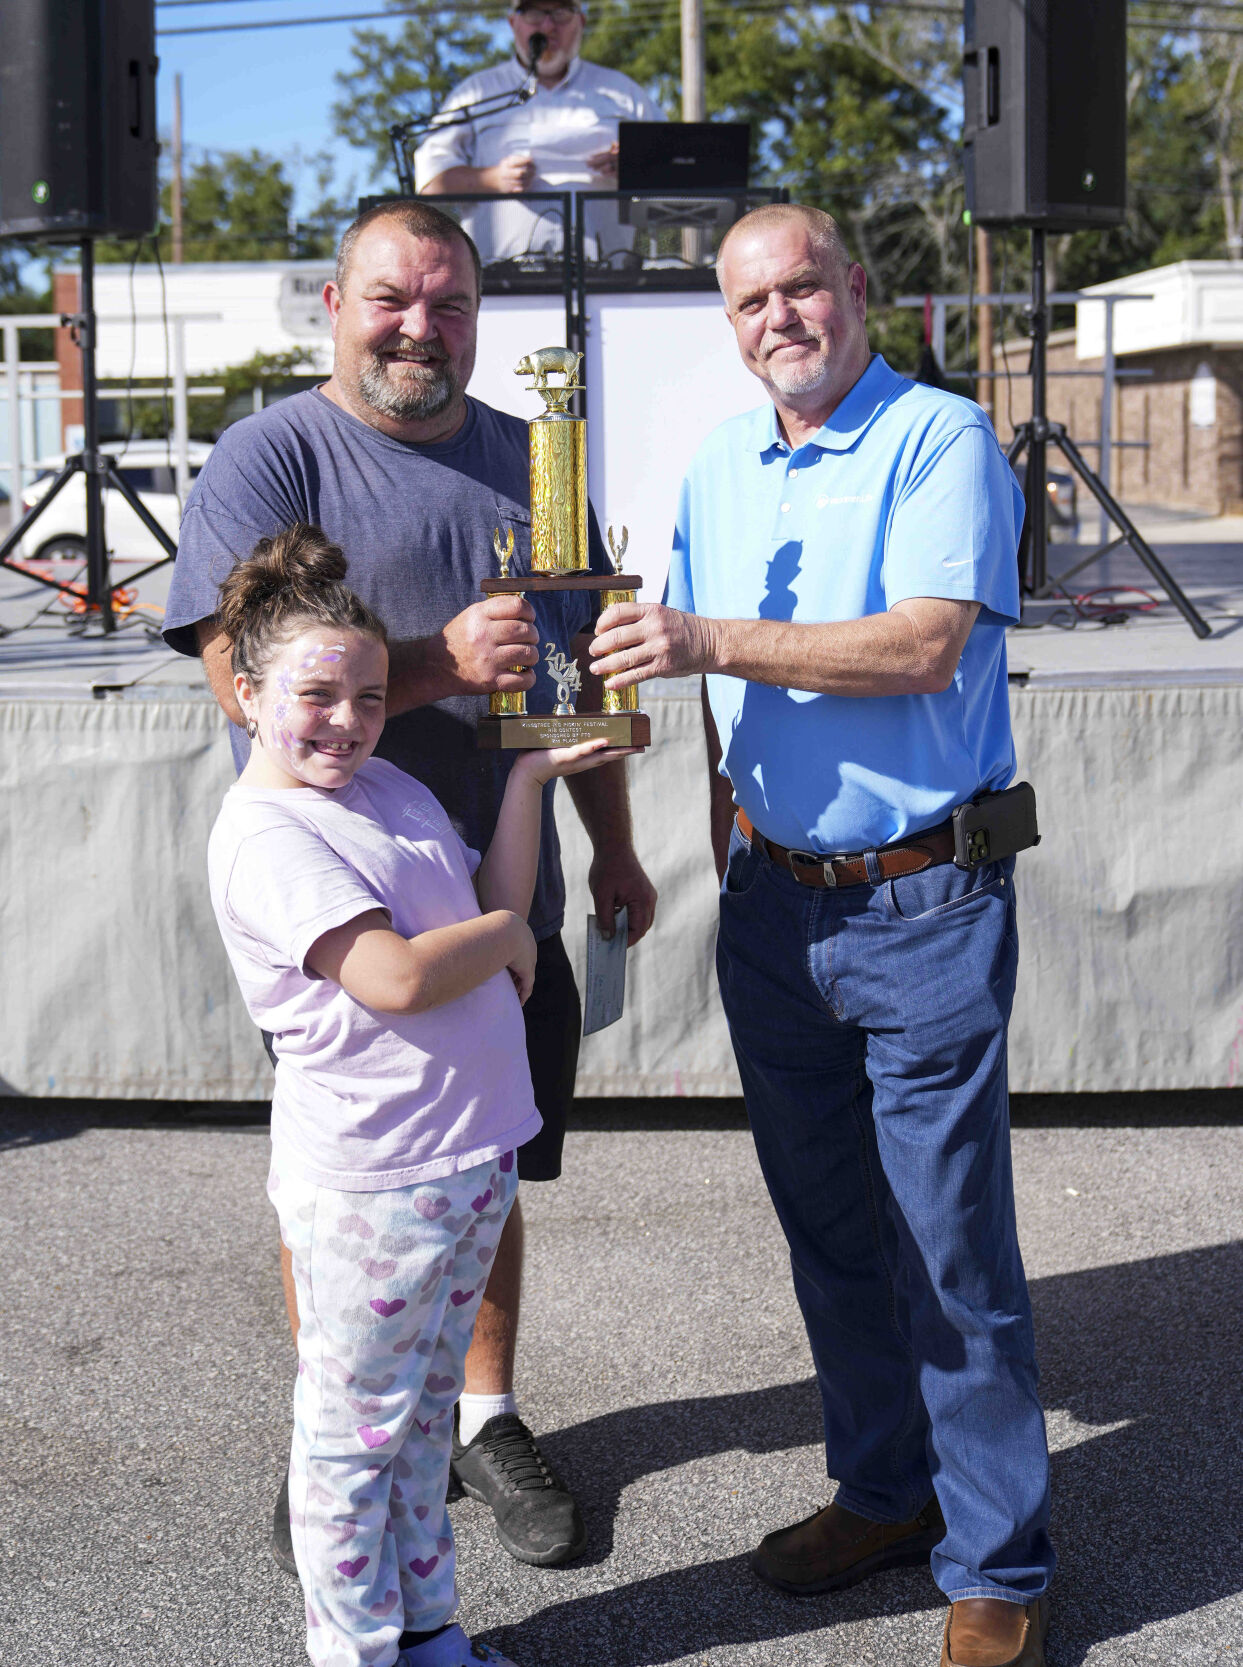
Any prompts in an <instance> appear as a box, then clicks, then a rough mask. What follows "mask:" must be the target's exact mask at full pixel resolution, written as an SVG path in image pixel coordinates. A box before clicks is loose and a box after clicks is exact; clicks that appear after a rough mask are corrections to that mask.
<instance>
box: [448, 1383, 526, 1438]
mask: <svg viewBox="0 0 1243 1667" xmlns="http://www.w3.org/2000/svg"><path fill="white" fill-rule="evenodd" d="M517 1410H518V1403H517V1401H516V1400H515V1399H514V1395H513V1391H512V1390H511V1391H510V1392H509V1394H508V1395H462V1396H461V1397H460V1398H459V1400H458V1437H457V1438H458V1440H459V1441H460V1442H461V1443H462V1445H463V1447H468V1446H469V1445H470V1443H471V1442H472V1441H473V1440H474V1439H475V1437H476V1436H477V1435H478V1434H479V1432H480V1430H481V1429H482V1428H483V1427H484V1425H485V1424H486V1423H487V1422H488V1419H489V1418H499V1417H500V1415H501V1413H503V1412H517Z"/></svg>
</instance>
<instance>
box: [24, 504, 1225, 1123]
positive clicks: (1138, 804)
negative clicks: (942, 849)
mask: <svg viewBox="0 0 1243 1667" xmlns="http://www.w3.org/2000/svg"><path fill="white" fill-rule="evenodd" d="M1094 519H1095V518H1093V520H1094ZM1140 525H1141V530H1142V531H1143V532H1144V533H1145V536H1147V537H1148V538H1150V540H1151V541H1152V542H1153V544H1154V546H1155V548H1156V549H1157V551H1158V553H1159V554H1160V555H1161V557H1162V560H1163V561H1164V562H1165V563H1166V565H1167V566H1168V567H1169V568H1170V569H1171V570H1172V572H1173V573H1174V575H1175V577H1176V578H1177V579H1178V580H1179V582H1180V583H1181V584H1182V585H1183V587H1184V589H1185V590H1186V591H1187V592H1188V594H1189V595H1190V597H1191V599H1192V600H1193V601H1194V602H1195V604H1196V606H1197V607H1198V608H1199V609H1200V610H1201V612H1203V613H1204V614H1205V616H1206V618H1207V619H1208V620H1209V623H1210V624H1211V625H1212V628H1213V635H1212V637H1211V638H1210V639H1209V640H1207V641H1205V642H1200V641H1198V640H1197V639H1196V638H1195V637H1194V636H1193V635H1192V633H1191V631H1190V630H1189V629H1188V628H1187V626H1186V625H1185V624H1184V623H1183V621H1182V619H1181V618H1180V617H1179V615H1178V614H1177V613H1176V612H1175V610H1174V609H1173V608H1172V607H1170V606H1169V605H1168V604H1164V603H1163V604H1162V606H1161V607H1160V608H1159V609H1157V610H1156V611H1155V612H1154V613H1152V614H1147V615H1138V616H1132V617H1131V618H1130V619H1129V621H1128V623H1127V624H1125V625H1114V626H1102V625H1099V624H1093V623H1087V622H1080V623H1079V624H1078V625H1077V626H1076V627H1075V629H1073V630H1063V629H1059V628H1058V626H1057V625H1056V624H1045V625H1043V626H1041V627H1040V628H1039V629H1032V630H1021V629H1020V630H1016V631H1013V632H1012V633H1011V635H1010V670H1011V701H1012V712H1013V717H1014V727H1015V735H1016V744H1017V748H1018V755H1019V769H1020V774H1021V775H1023V776H1025V777H1026V778H1027V779H1029V780H1031V781H1032V782H1033V783H1034V784H1035V787H1036V790H1037V794H1038V798H1039V805H1040V823H1041V828H1042V831H1043V835H1044V838H1043V842H1042V844H1041V845H1040V847H1039V849H1038V850H1036V851H1034V852H1031V853H1030V854H1028V855H1027V856H1025V857H1023V858H1021V859H1020V866H1019V880H1018V895H1019V910H1020V931H1021V935H1022V944H1023V953H1022V963H1021V968H1020V977H1019V993H1018V999H1017V1003H1016V1008H1015V1017H1014V1023H1013V1026H1012V1030H1011V1059H1010V1079H1011V1085H1012V1087H1013V1088H1014V1089H1015V1090H1016V1091H1024V1092H1033V1091H1044V1092H1068V1091H1082V1090H1088V1091H1103V1090H1109V1089H1146V1088H1152V1089H1156V1088H1184V1087H1233V1086H1235V1084H1236V1082H1237V1081H1238V1079H1239V1074H1240V1064H1241V1058H1240V1056H1241V1054H1243V947H1241V946H1243V884H1241V881H1243V840H1241V839H1240V837H1239V833H1238V816H1239V808H1238V807H1239V805H1240V803H1243V519H1236V520H1191V519H1187V518H1185V517H1182V518H1180V517H1174V516H1164V517H1163V516H1161V515H1156V514H1152V513H1151V512H1149V513H1146V514H1145V515H1144V518H1143V519H1142V521H1141V523H1140ZM1074 554H1075V552H1074V550H1073V547H1071V546H1065V545H1056V546H1053V547H1051V549H1050V571H1051V572H1055V571H1057V570H1058V569H1059V568H1060V567H1062V566H1064V565H1065V564H1066V563H1067V562H1069V561H1070V560H1071V559H1073V557H1074ZM123 573H124V569H121V570H120V572H119V574H118V577H123ZM1145 577H1146V576H1145V575H1144V573H1143V570H1142V569H1140V568H1139V567H1138V564H1136V563H1135V562H1134V561H1133V558H1131V557H1130V556H1129V555H1128V556H1127V557H1126V558H1125V559H1123V558H1121V557H1119V556H1117V555H1113V556H1111V557H1109V558H1106V560H1104V561H1102V562H1101V563H1100V564H1098V565H1097V566H1096V567H1093V568H1091V569H1089V570H1088V571H1087V573H1085V574H1084V575H1082V576H1081V577H1080V579H1079V580H1077V581H1076V584H1077V585H1078V586H1081V587H1082V588H1083V589H1087V588H1089V587H1095V586H1101V585H1105V584H1118V583H1129V582H1142V581H1143V580H1144V578H1145ZM166 583H167V575H166V572H163V571H162V572H160V573H157V574H155V575H153V576H152V577H151V579H149V580H147V581H145V582H144V585H143V587H142V593H141V600H142V601H143V602H145V603H150V604H152V605H153V606H154V607H157V608H158V606H159V604H160V603H161V602H162V600H163V591H164V589H165V588H166ZM51 594H52V593H51V592H47V591H44V590H42V589H41V588H40V587H37V586H35V585H34V584H33V583H31V582H30V581H28V580H26V579H24V578H23V577H21V576H20V575H17V574H13V573H9V572H3V571H0V627H3V629H4V630H5V632H6V633H7V634H6V635H4V636H3V637H0V781H2V782H3V785H4V788H5V792H4V795H3V807H4V808H3V812H2V813H0V817H2V819H0V875H2V881H3V883H2V885H0V942H2V943H3V945H4V953H3V971H2V972H0V997H2V999H3V1004H4V1005H3V1010H4V1014H5V1024H4V1027H3V1035H2V1037H0V1093H3V1094H22V1095H52V1096H69V1097H82V1098H134V1099H167V1100H203V1101H234V1100H247V1099H262V1098H264V1097H265V1096H266V1094H267V1090H268V1084H269V1081H270V1072H269V1067H268V1064H267V1061H266V1058H265V1057H264V1054H263V1050H262V1047H261V1044H260V1042H259V1037H258V1033H257V1031H256V1030H255V1029H254V1027H253V1026H252V1025H251V1023H250V1021H249V1019H248V1018H247V1016H246V1014H245V1011H244V1010H243V1008H242V1005H241V1002H240V999H239V997H238V996H237V994H236V991H235V989H234V987H233V983H232V978H231V974H230V972H229V969H228V965H227V963H226V960H225V956H224V952H223V949H222V948H221V946H220V943H219V941H218V938H217V935H216V930H215V924H214V921H213V919H212V914H211V909H210V905H209V902H208V898H207V887H206V878H205V868H204V851H205V846H206V840H207V835H208V831H209V829H210V827H211V823H212V820H213V818H214V816H215V812H216V808H217V806H218V804H219V800H220V796H221V794H222V793H223V791H224V789H225V788H226V786H227V785H228V783H229V781H230V780H231V777H232V770H231V764H230V756H229V749H228V744H227V739H226V726H225V722H224V719H223V718H222V716H221V715H220V713H219V712H218V710H217V708H216V707H215V704H214V702H212V700H211V699H210V697H209V696H208V694H207V691H206V688H205V686H204V684H203V682H202V678H201V675H200V670H199V666H198V663H197V662H195V661H188V660H185V659H183V658H181V657H179V656H177V655H174V654H171V653H170V652H169V651H168V650H166V649H165V648H164V647H163V645H162V644H160V643H158V642H153V641H151V640H149V639H148V636H147V634H146V629H145V627H144V626H143V625H142V624H141V623H140V624H138V625H136V626H131V627H128V628H126V629H124V630H122V631H119V632H118V633H117V634H116V635H115V636H114V637H112V638H109V639H103V638H100V637H98V636H94V635H92V636H91V637H89V638H75V637H73V636H70V635H69V634H68V633H67V630H66V627H65V625H64V624H63V623H60V622H59V621H53V619H52V618H51V617H50V616H49V615H47V614H45V615H44V616H43V617H42V618H37V619H36V617H35V616H36V615H37V614H38V613H39V611H40V610H41V609H43V608H44V605H45V602H46V601H47V599H48V598H49V597H50V596H51ZM1051 611H1052V608H1051V606H1042V607H1040V608H1038V609H1036V610H1034V611H1033V613H1034V617H1035V618H1040V617H1042V616H1047V615H1049V614H1050V613H1051ZM152 617H153V618H154V617H155V616H152ZM32 620H33V621H34V623H31V621H32ZM643 704H644V707H645V709H646V710H647V711H648V712H650V714H651V717H652V727H653V746H652V749H651V751H650V752H649V753H648V754H647V755H645V756H644V757H643V758H641V759H638V760H636V761H635V762H634V763H633V764H632V765H631V781H632V797H633V803H634V816H635V827H636V841H637V844H638V847H639V851H640V854H641V856H642V857H643V859H644V861H645V863H646V864H647V866H648V868H649V872H650V873H651V875H652V878H653V879H654V881H655V883H656V885H657V886H658V888H659V890H660V893H661V902H660V907H659V911H658V916H657V925H656V927H655V929H654V931H653V933H652V935H651V936H650V937H649V938H648V939H647V940H646V941H645V942H644V943H643V944H642V945H641V946H639V948H638V949H637V950H636V951H635V952H634V953H633V955H632V957H631V963H630V967H629V970H628V985H627V1007H626V1013H625V1016H624V1017H623V1019H622V1020H621V1022H620V1023H619V1024H617V1025H615V1026H614V1027H612V1028H611V1029H609V1030H606V1031H603V1032H601V1033H600V1034H598V1035H596V1036H593V1037H590V1038H588V1039H587V1040H586V1042H585V1043H584V1046H583V1055H582V1065H581V1069H580V1074H579V1085H578V1088H579V1093H580V1095H583V1096H586V1097H602V1096H626V1097H630V1096H639V1095H643V1096H650V1095H678V1094H686V1095H732V1094H736V1093H737V1092H738V1081H737V1077H736V1075H735V1072H734V1067H733V1064H732V1060H731V1058H730V1052H729V1045H728V1039H727V1037H726V1033H725V1026H724V1021H723V1019H722V1016H721V1012H720V1007H719V1003H718V1000H717V996H716V987H715V974H714V971H713V964H712V947H713V939H714V935H715V892H716V882H715V878H714V876H713V873H712V864H711V855H710V851H709V847H708V839H707V803H708V793H707V780H706V772H705V765H704V753H703V737H702V730H701V722H700V711H699V698H698V689H697V686H696V685H695V684H693V683H682V682H678V683H664V684H652V685H648V686H646V687H645V689H644V693H643ZM558 826H559V828H560V830H561V835H562V840H563V844H564V850H565V861H566V869H567V878H568V883H569V894H570V904H569V913H568V921H569V924H568V926H567V931H566V940H567V944H568V946H569V947H570V950H571V953H572V955H573V956H574V958H575V960H576V962H577V963H578V965H579V971H580V976H581V962H582V952H583V942H582V940H583V937H584V917H585V916H586V915H587V914H588V913H589V912H590V909H591V903H590V899H589V896H588V893H587V887H586V879H585V875H586V866H587V850H586V842H585V838H584V836H583V835H582V831H581V829H580V828H579V827H578V824H577V821H576V819H575V817H574V813H573V811H572V809H571V808H570V806H569V802H568V798H567V797H566V796H565V795H564V794H561V795H559V797H558Z"/></svg>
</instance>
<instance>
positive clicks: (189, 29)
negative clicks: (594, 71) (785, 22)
mask: <svg viewBox="0 0 1243 1667" xmlns="http://www.w3.org/2000/svg"><path fill="white" fill-rule="evenodd" d="M158 3H159V4H160V5H161V7H172V6H187V5H233V4H243V3H253V0H158ZM861 3H862V4H864V5H866V6H867V8H868V9H869V10H871V11H896V12H907V13H911V14H924V15H934V16H945V17H961V16H962V6H961V5H955V4H952V3H951V0H861ZM1149 3H1150V4H1157V5H1159V6H1160V8H1161V9H1162V10H1164V11H1169V12H1180V13H1182V14H1184V18H1185V19H1187V21H1183V20H1179V19H1175V18H1172V17H1166V18H1161V17H1153V16H1148V15H1144V16H1140V15H1138V14H1137V13H1135V12H1132V13H1131V15H1130V16H1129V17H1128V19H1127V27H1128V28H1130V29H1137V30H1142V31H1144V32H1145V33H1149V32H1154V31H1155V32H1157V33H1161V34H1165V33H1168V32H1169V31H1171V30H1177V29H1183V30H1185V31H1186V32H1188V33H1194V34H1213V35H1238V34H1243V26H1240V25H1234V24H1224V23H1210V24H1208V25H1207V26H1203V25H1198V24H1196V23H1195V22H1193V21H1190V20H1191V19H1193V18H1195V17H1197V16H1198V15H1200V14H1203V13H1205V12H1212V13H1214V14H1218V15H1226V16H1231V15H1238V16H1239V17H1240V18H1243V5H1239V4H1231V3H1229V0H1207V3H1201V0H1149ZM506 9H507V8H506V5H505V0H499V3H498V0H482V3H471V0H461V3H460V4H451V3H450V4H445V3H443V0H441V3H438V4H430V5H419V6H408V7H404V8H402V9H401V10H400V11H397V10H394V9H393V8H391V7H390V8H388V9H387V10H385V11H382V12H334V13H330V14H325V15H321V16H309V17H274V18H260V19H257V20H255V21H253V22H245V23H195V24H189V25H186V26H184V27H181V28H174V29H157V31H156V33H157V35H159V36H162V37H163V36H173V35H218V34H234V33H238V32H240V31H243V30H255V29H298V28H303V27H306V26H309V25H312V24H316V23H378V22H384V23H404V22H406V21H408V20H409V19H411V18H418V17H457V16H464V15H465V16H470V17H475V18H482V19H483V20H485V21H488V20H499V19H500V18H501V17H503V16H504V15H505V11H506ZM809 9H811V7H810V5H809V4H808V3H807V0H771V3H769V4H765V3H764V0H750V3H748V4H745V5H720V6H713V7H712V8H711V12H710V15H714V16H716V17H722V16H730V17H735V18H747V17H764V16H769V15H772V14H774V13H779V12H798V11H804V10H809ZM842 9H843V10H849V9H850V8H849V7H844V8H842ZM671 16H672V13H671V12H670V9H669V7H668V6H667V5H666V4H665V3H664V0H635V3H633V4H632V5H631V6H629V7H628V8H627V11H626V12H625V13H624V14H622V15H621V16H618V17H615V18H612V19H610V21H611V22H615V23H622V24H625V23H627V22H634V23H636V24H644V23H651V22H655V21H658V20H661V21H663V20H665V19H666V17H671Z"/></svg>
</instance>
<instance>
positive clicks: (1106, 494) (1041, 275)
mask: <svg viewBox="0 0 1243 1667" xmlns="http://www.w3.org/2000/svg"><path fill="white" fill-rule="evenodd" d="M1044 240H1045V234H1044V230H1043V228H1041V227H1033V228H1032V298H1031V304H1030V306H1029V308H1028V312H1029V314H1030V316H1031V324H1030V328H1029V331H1028V334H1029V335H1030V336H1031V344H1032V357H1031V385H1032V414H1031V419H1030V421H1028V422H1025V423H1020V424H1019V425H1018V427H1017V428H1016V429H1015V431H1014V438H1013V440H1011V442H1010V445H1009V448H1008V450H1007V451H1006V458H1007V460H1008V461H1009V462H1010V463H1011V464H1014V463H1015V462H1017V461H1018V459H1019V458H1020V457H1022V456H1023V454H1024V452H1026V454H1027V475H1026V479H1025V482H1024V488H1023V495H1024V497H1025V499H1026V500H1027V514H1026V515H1025V516H1024V518H1023V532H1022V535H1021V537H1020V539H1019V581H1020V587H1021V590H1022V592H1023V594H1024V595H1025V596H1026V597H1029V598H1030V599H1031V600H1032V601H1043V600H1044V599H1045V598H1047V597H1050V596H1054V595H1060V596H1066V595H1067V592H1066V589H1065V582H1066V580H1067V579H1069V578H1070V577H1071V576H1072V575H1073V574H1075V573H1080V572H1082V571H1083V569H1084V568H1085V567H1090V566H1091V564H1092V563H1093V562H1094V561H1099V560H1100V558H1101V557H1102V556H1105V555H1107V554H1108V553H1109V552H1110V551H1111V550H1116V549H1117V548H1118V546H1119V545H1121V544H1129V545H1130V547H1131V549H1132V550H1133V551H1134V552H1135V554H1136V555H1137V556H1138V557H1139V559H1140V561H1141V562H1143V564H1144V566H1145V567H1146V568H1147V569H1148V571H1149V572H1150V573H1151V574H1152V576H1153V578H1154V579H1155V580H1156V582H1157V584H1158V585H1159V586H1160V588H1161V589H1162V590H1163V591H1164V592H1165V594H1166V596H1167V597H1168V598H1169V600H1170V601H1171V602H1172V603H1173V604H1174V606H1175V607H1176V608H1177V609H1178V611H1179V613H1180V614H1182V616H1183V618H1184V619H1185V620H1186V621H1187V623H1188V625H1190V627H1191V629H1192V630H1193V631H1194V632H1195V634H1196V636H1197V637H1209V636H1211V635H1212V628H1211V627H1210V626H1209V625H1208V623H1207V622H1206V621H1205V620H1204V619H1203V618H1202V617H1201V615H1200V614H1199V613H1197V611H1196V609H1195V607H1194V606H1193V605H1192V603H1191V602H1190V601H1189V600H1188V598H1187V596H1186V595H1185V593H1184V592H1183V591H1182V589H1181V588H1180V587H1179V585H1178V584H1177V582H1176V581H1175V579H1174V578H1173V577H1172V575H1171V574H1170V573H1169V572H1168V570H1167V569H1166V568H1165V566H1164V565H1163V564H1162V562H1161V560H1160V558H1159V557H1158V556H1157V553H1156V551H1155V550H1153V549H1152V548H1151V546H1150V545H1149V544H1148V543H1147V541H1146V540H1145V539H1144V538H1142V537H1141V536H1140V534H1139V532H1138V530H1137V529H1136V527H1135V525H1134V523H1133V522H1132V521H1131V519H1130V518H1129V516H1128V515H1127V514H1126V512H1125V510H1124V509H1123V508H1122V506H1121V504H1119V503H1118V502H1117V500H1116V499H1115V498H1114V496H1113V494H1112V493H1111V492H1110V490H1109V488H1108V487H1107V486H1106V485H1105V483H1104V481H1103V480H1101V478H1100V476H1099V475H1097V474H1095V473H1094V472H1093V470H1092V469H1090V468H1089V467H1088V463H1087V460H1086V459H1085V458H1084V456H1083V453H1082V452H1081V451H1080V450H1079V448H1078V446H1077V445H1076V444H1075V442H1074V441H1073V440H1072V439H1071V437H1070V435H1069V434H1067V432H1066V427H1065V424H1064V423H1056V422H1050V421H1049V418H1048V359H1047V346H1048V335H1049V312H1048V303H1047V299H1046V297H1047V290H1046V287H1045V241H1044ZM1050 445H1055V446H1056V447H1057V449H1058V450H1059V451H1060V452H1061V454H1062V456H1063V457H1064V458H1065V459H1066V461H1067V463H1069V464H1070V466H1071V468H1072V469H1073V470H1074V471H1075V473H1076V474H1077V475H1078V477H1079V479H1080V480H1081V481H1082V482H1083V484H1084V485H1085V486H1086V487H1087V489H1088V491H1089V492H1090V493H1091V494H1092V496H1093V497H1094V498H1095V499H1096V501H1097V503H1098V504H1099V505H1100V506H1101V508H1102V509H1103V510H1104V511H1105V513H1106V515H1108V516H1109V518H1110V520H1111V521H1112V522H1113V524H1114V525H1115V526H1116V527H1117V528H1118V532H1119V536H1118V537H1117V538H1115V539H1113V540H1111V542H1110V543H1108V544H1102V545H1101V547H1100V548H1099V549H1097V550H1093V551H1092V553H1091V554H1090V555H1087V556H1084V557H1083V559H1082V560H1081V561H1077V562H1075V563H1074V564H1073V565H1072V566H1070V567H1068V568H1066V569H1065V570H1064V571H1063V572H1061V573H1056V574H1054V576H1053V577H1052V578H1050V577H1049V567H1048V562H1049V543H1048V538H1049V519H1048V517H1049V499H1048V493H1047V481H1048V449H1049V446H1050ZM1024 612H1026V609H1024ZM1021 623H1022V624H1024V625H1036V624H1039V623H1040V622H1039V621H1038V620H1035V619H1024V620H1023V621H1022V622H1021Z"/></svg>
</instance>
